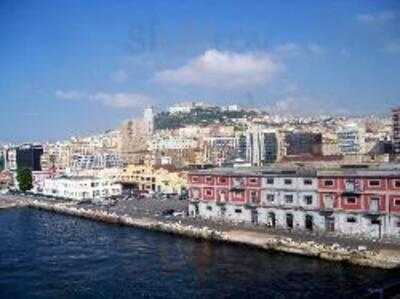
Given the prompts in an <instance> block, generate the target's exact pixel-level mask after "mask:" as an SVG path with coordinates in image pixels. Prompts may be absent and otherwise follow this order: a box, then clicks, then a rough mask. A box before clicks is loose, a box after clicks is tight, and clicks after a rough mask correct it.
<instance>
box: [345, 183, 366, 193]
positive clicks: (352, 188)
mask: <svg viewBox="0 0 400 299" xmlns="http://www.w3.org/2000/svg"><path fill="white" fill-rule="evenodd" d="M360 195H361V188H360V187H359V186H357V185H356V184H355V183H353V182H346V183H345V185H344V190H343V192H342V196H360Z"/></svg>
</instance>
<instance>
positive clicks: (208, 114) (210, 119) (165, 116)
mask: <svg viewBox="0 0 400 299" xmlns="http://www.w3.org/2000/svg"><path fill="white" fill-rule="evenodd" d="M257 115H259V114H258V113H257V112H255V111H245V110H240V111H222V110H221V109H220V108H218V107H210V108H194V109H192V110H191V111H190V112H189V113H173V114H172V113H169V112H166V111H163V112H160V113H158V114H157V115H156V116H155V120H154V127H155V129H156V130H163V129H177V128H181V127H184V126H188V125H200V126H201V125H210V124H224V125H237V123H236V122H235V120H236V119H238V118H252V117H255V116H257Z"/></svg>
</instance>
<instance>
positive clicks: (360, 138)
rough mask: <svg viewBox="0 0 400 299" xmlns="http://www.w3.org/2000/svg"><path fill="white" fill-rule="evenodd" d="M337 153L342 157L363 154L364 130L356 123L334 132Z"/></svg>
mask: <svg viewBox="0 0 400 299" xmlns="http://www.w3.org/2000/svg"><path fill="white" fill-rule="evenodd" d="M336 134H337V144H338V148H339V151H340V152H341V153H342V154H344V155H355V154H361V153H363V152H364V147H365V130H364V129H363V128H362V127H361V126H359V125H357V124H356V123H350V124H346V125H345V126H343V127H341V128H340V129H339V130H337V132H336Z"/></svg>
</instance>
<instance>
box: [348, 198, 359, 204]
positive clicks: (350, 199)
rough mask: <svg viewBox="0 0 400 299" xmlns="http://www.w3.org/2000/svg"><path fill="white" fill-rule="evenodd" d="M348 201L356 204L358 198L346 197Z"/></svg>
mask: <svg viewBox="0 0 400 299" xmlns="http://www.w3.org/2000/svg"><path fill="white" fill-rule="evenodd" d="M346 203H347V204H349V205H354V204H355V203H357V200H356V198H355V197H347V198H346Z"/></svg>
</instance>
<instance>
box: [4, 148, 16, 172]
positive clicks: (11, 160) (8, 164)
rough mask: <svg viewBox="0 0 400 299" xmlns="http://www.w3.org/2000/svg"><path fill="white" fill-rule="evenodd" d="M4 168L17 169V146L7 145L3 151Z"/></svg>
mask: <svg viewBox="0 0 400 299" xmlns="http://www.w3.org/2000/svg"><path fill="white" fill-rule="evenodd" d="M3 159H4V169H5V170H10V171H14V170H17V148H16V147H7V148H5V149H4V151H3Z"/></svg>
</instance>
